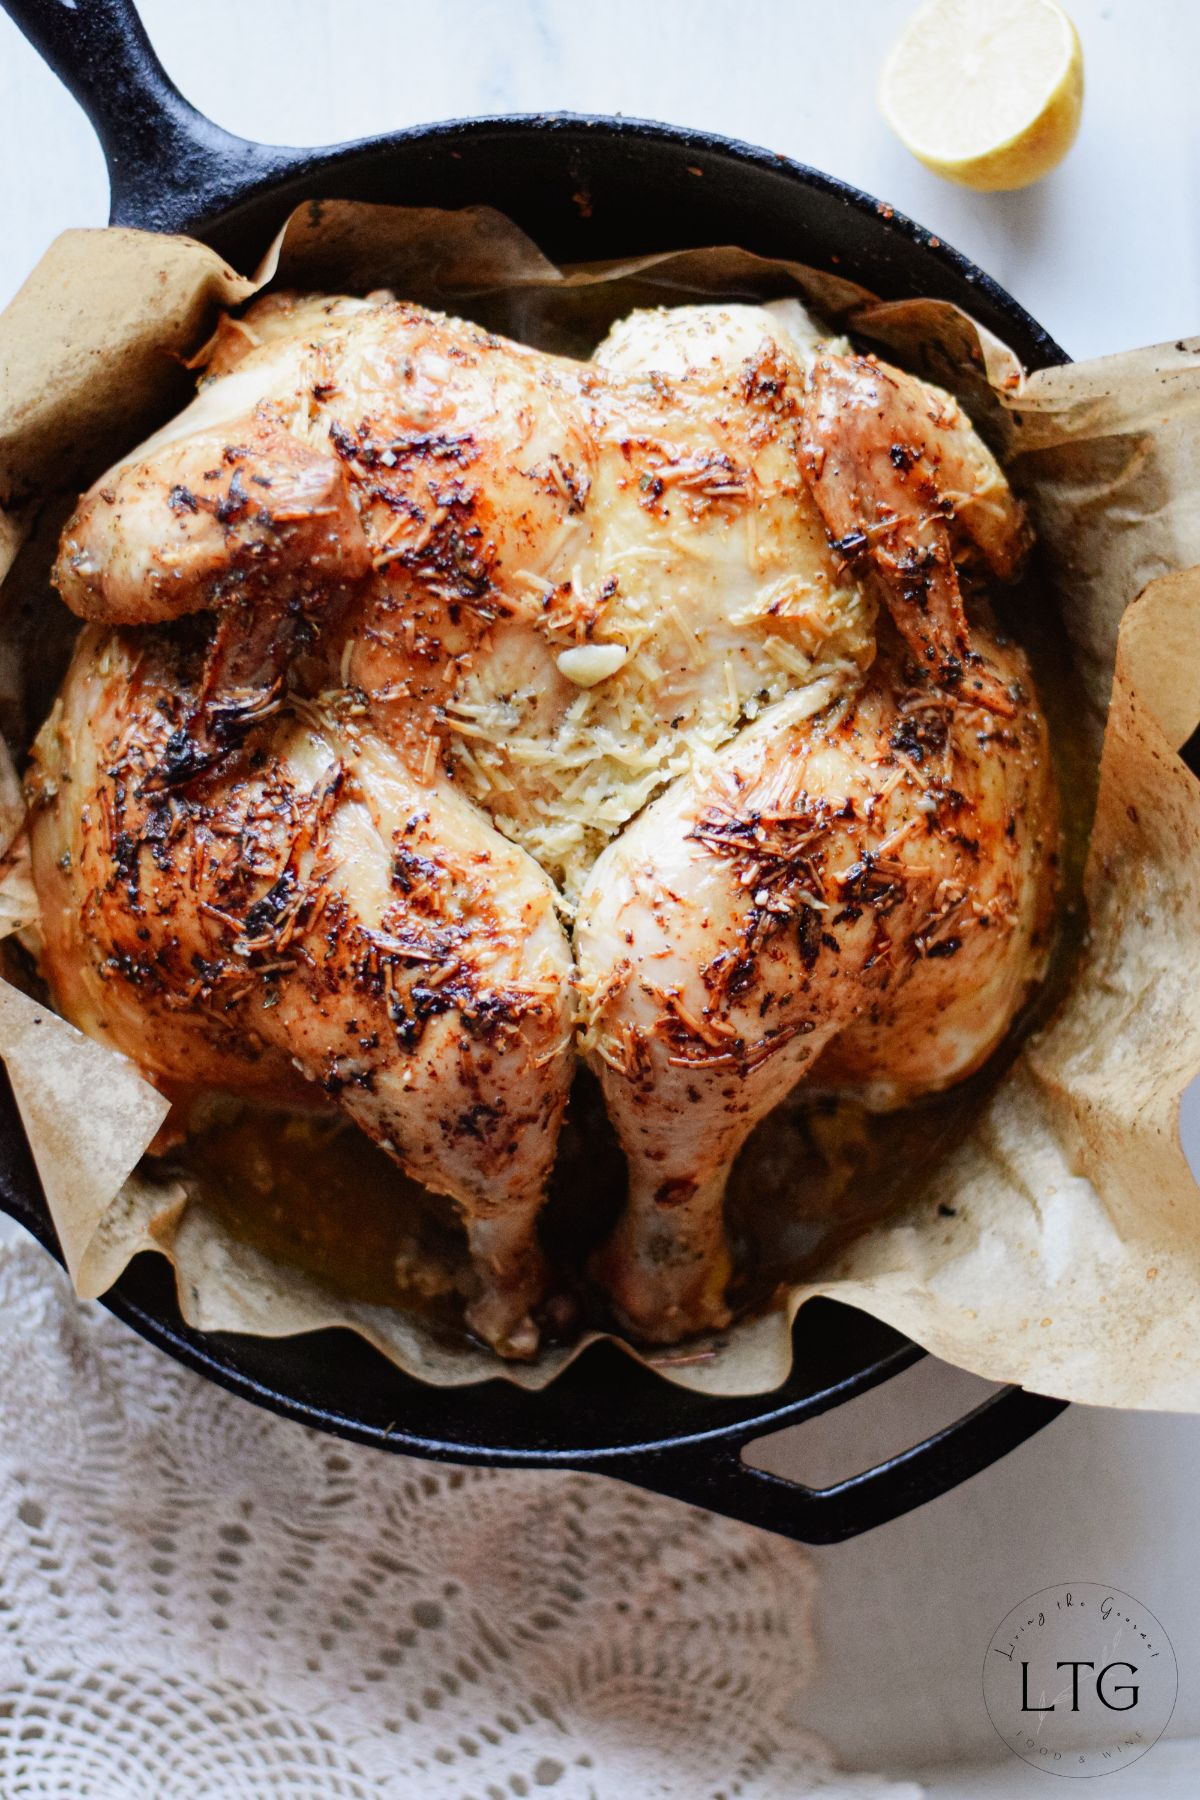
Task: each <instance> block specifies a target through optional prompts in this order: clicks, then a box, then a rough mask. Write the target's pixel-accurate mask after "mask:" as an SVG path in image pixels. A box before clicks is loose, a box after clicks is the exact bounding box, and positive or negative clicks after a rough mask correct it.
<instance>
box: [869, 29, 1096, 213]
mask: <svg viewBox="0 0 1200 1800" xmlns="http://www.w3.org/2000/svg"><path fill="white" fill-rule="evenodd" d="M879 102H880V106H881V107H882V109H883V115H884V118H885V119H886V120H887V122H888V124H889V125H890V126H891V128H892V130H893V131H894V132H895V133H896V136H897V137H898V138H899V139H900V141H901V143H902V144H903V145H904V146H905V148H906V149H908V150H911V151H912V154H913V155H914V156H915V157H918V158H919V159H920V161H921V162H923V163H924V164H925V166H926V168H929V169H932V170H933V171H934V173H935V174H937V175H944V176H945V177H946V178H947V180H949V181H957V182H961V183H962V185H963V186H964V187H970V188H977V189H981V190H985V191H988V190H993V189H998V188H1021V187H1028V186H1029V185H1030V184H1031V182H1034V181H1040V180H1041V178H1042V176H1043V175H1048V174H1049V172H1050V170H1051V169H1053V168H1056V167H1057V165H1058V164H1059V163H1060V162H1061V161H1062V159H1063V157H1064V156H1065V155H1066V154H1067V151H1068V150H1069V149H1070V148H1071V145H1072V144H1073V143H1074V141H1075V134H1076V132H1077V131H1078V130H1079V116H1080V112H1081V111H1082V108H1083V50H1082V48H1081V46H1080V43H1079V34H1078V33H1077V32H1076V30H1075V27H1074V25H1072V23H1071V21H1070V19H1068V17H1067V15H1066V13H1065V12H1063V10H1062V8H1061V7H1060V6H1056V5H1055V3H1054V0H926V4H925V5H924V6H922V7H921V8H920V9H919V10H918V12H917V13H916V14H915V15H914V16H913V18H912V19H911V20H910V21H909V24H908V26H907V27H906V29H905V30H904V31H903V33H902V34H901V36H900V37H899V39H898V40H897V42H896V44H895V45H894V47H893V49H892V51H891V54H890V55H889V57H888V59H887V62H886V63H885V64H884V69H883V78H882V81H881V83H880V89H879Z"/></svg>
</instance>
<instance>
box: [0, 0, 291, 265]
mask: <svg viewBox="0 0 1200 1800" xmlns="http://www.w3.org/2000/svg"><path fill="white" fill-rule="evenodd" d="M0 4H2V5H3V7H4V10H5V11H6V12H7V13H8V15H9V17H10V18H11V19H12V20H13V22H14V24H16V25H17V26H18V27H19V28H20V30H21V31H22V32H24V34H25V36H26V37H27V38H28V39H29V42H30V43H31V44H32V45H33V47H34V49H35V50H37V51H38V52H39V54H40V55H41V56H42V57H43V58H44V60H45V61H46V62H47V63H48V64H49V66H50V67H51V68H52V69H53V70H54V73H55V74H56V75H57V76H58V77H59V79H60V81H62V82H63V83H64V84H65V86H66V87H67V88H68V89H69V91H70V92H71V93H72V94H73V95H74V96H75V98H76V100H78V102H79V104H80V106H82V108H83V110H84V112H85V113H86V114H87V116H88V118H89V119H90V120H91V121H92V124H93V125H94V126H95V128H96V135H97V137H98V138H99V139H100V146H101V148H102V150H103V151H104V157H105V161H106V162H107V164H108V178H109V184H110V187H111V189H112V207H111V214H110V218H111V223H112V224H114V225H139V226H144V227H147V228H149V229H152V230H155V231H184V230H187V229H188V228H189V226H191V225H194V224H195V222H196V221H197V220H198V219H203V218H205V217H207V216H208V215H210V214H212V213H214V212H217V211H220V210H222V208H223V206H224V205H227V204H228V202H229V200H230V199H231V198H232V197H233V196H235V195H238V196H240V195H242V194H243V193H249V192H251V191H253V190H254V189H255V188H257V187H259V186H261V185H262V184H264V183H265V182H267V181H268V180H269V179H270V178H271V176H272V174H273V173H275V172H276V171H277V170H278V169H279V168H280V167H281V166H282V165H283V163H284V162H285V161H286V155H285V153H284V152H283V151H281V150H279V149H277V148H275V147H273V146H271V145H267V144H255V143H251V142H250V141H249V140H248V139H246V138H240V137H235V136H234V135H233V134H232V133H231V132H228V131H225V130H223V129H222V128H221V126H219V125H214V124H213V123H212V121H211V120H210V119H206V118H205V116H204V114H203V113H201V112H197V110H196V108H195V107H194V106H192V105H191V103H190V102H189V101H187V100H185V99H184V97H183V95H182V94H181V93H180V92H179V89H178V88H177V87H176V86H175V84H174V82H172V81H171V79H170V77H169V76H168V75H167V73H166V71H165V70H164V69H163V66H162V64H161V63H160V62H159V60H158V58H157V56H156V55H155V54H154V51H153V49H152V48H151V45H150V40H149V38H148V37H147V36H146V32H145V28H144V27H143V25H142V22H141V20H140V19H139V17H138V15H137V10H136V8H135V7H134V5H133V0H0Z"/></svg>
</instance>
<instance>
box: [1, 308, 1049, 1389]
mask: <svg viewBox="0 0 1200 1800" xmlns="http://www.w3.org/2000/svg"><path fill="white" fill-rule="evenodd" d="M1024 537H1025V533H1024V525H1023V520H1022V515H1021V513H1020V509H1019V508H1018V507H1017V505H1016V503H1015V502H1014V501H1013V499H1012V496H1011V494H1010V493H1009V490H1008V488H1007V484H1006V483H1005V481H1004V478H1003V475H1002V474H1001V472H1000V471H999V469H998V468H997V467H996V465H995V463H994V461H993V459H992V458H991V457H990V455H989V454H988V452H987V451H986V450H985V448H984V447H983V445H982V444H981V443H980V441H979V440H978V438H977V437H976V436H975V434H974V433H973V432H972V431H971V430H970V428H969V426H968V425H967V424H966V422H965V421H964V420H962V419H961V418H960V416H959V415H958V413H957V410H956V408H955V406H954V403H953V401H951V400H950V399H949V397H948V396H946V395H943V394H941V393H939V392H938V391H937V390H935V389H932V388H928V387H925V386H924V385H923V384H920V383H918V382H915V381H913V380H912V379H911V378H910V377H907V376H904V375H901V374H900V373H899V371H896V370H892V369H889V368H888V367H887V366H886V365H882V364H879V363H877V362H876V361H874V359H869V358H859V357H854V356H852V355H850V353H849V351H848V349H847V348H846V347H843V346H838V345H831V344H829V343H828V342H826V341H823V340H821V339H820V337H819V334H818V333H817V331H816V329H815V327H813V326H812V324H811V322H810V321H808V320H807V319H806V317H805V315H804V314H803V313H802V311H801V309H800V308H799V307H798V306H796V305H795V303H793V302H789V303H780V304H778V305H776V306H773V307H771V308H758V307H736V306H729V307H723V308H717V307H685V308H679V309H675V310H673V311H671V312H660V313H652V314H637V315H634V316H633V317H632V318H631V319H630V320H628V321H625V322H623V323H622V324H621V325H619V326H617V327H616V328H614V331H613V332H612V333H611V334H610V336H609V338H608V339H607V340H606V342H605V343H604V344H603V345H602V346H601V348H600V350H599V351H598V352H597V355H596V357H595V359H594V360H593V362H591V363H580V362H575V361H572V360H569V359H566V358H559V357H553V356H549V355H545V354H543V353H540V352H537V351H534V350H530V349H527V348H525V347H523V346H520V345H517V344H513V343H509V342H507V341H505V340H503V339H499V338H496V337H494V336H492V335H491V334H489V333H486V332H484V331H481V330H479V329H478V328H476V327H474V326H471V325H467V324H464V323H462V322H461V321H457V320H451V319H446V318H443V317H441V316H439V315H435V314H432V313H428V312H425V311H423V310H422V309H420V308H417V307H414V306H408V305H405V304H402V303H399V302H397V301H395V300H393V299H392V298H391V297H390V296H386V295H376V296H371V297H369V298H368V299H366V300H351V299H332V300H331V299H323V298H322V299H297V298H295V297H291V296H276V297H271V298H268V299H266V300H263V301H260V302H258V303H257V304H256V305H255V306H254V307H252V308H251V309H250V311H249V312H248V313H247V314H246V316H245V317H244V318H242V319H238V320H225V321H223V323H222V325H221V327H220V329H219V331H218V334H217V337H216V339H215V341H214V344H213V345H212V346H211V349H210V356H209V361H208V366H207V371H206V378H205V382H204V385H203V386H202V387H201V390H200V393H199V394H198V397H197V399H196V401H195V402H194V403H193V405H192V406H191V407H190V408H188V409H187V410H186V411H185V412H184V413H183V414H181V415H180V417H179V418H177V419H176V420H174V421H172V422H171V424H169V425H168V426H167V427H166V428H165V429H164V430H163V431H162V432H160V433H158V434H157V436H156V437H155V438H153V439H151V440H149V442H148V443H146V444H144V445H142V446H141V447H140V448H139V449H138V450H136V451H135V452H133V453H132V455H131V456H129V457H128V458H127V459H126V460H125V461H124V462H123V463H121V464H118V465H117V466H116V467H115V468H114V469H112V470H110V471H109V472H108V474H107V475H105V476H104V477H102V478H101V480H100V481H99V482H98V483H97V484H96V485H95V487H94V488H93V489H92V490H91V492H90V493H89V494H88V495H86V496H85V497H84V499H83V500H82V502H81V503H80V506H79V508H78V510H77V512H76V514H75V516H74V517H73V519H72V520H71V521H70V522H69V524H68V526H67V528H66V530H65V532H64V534H63V542H62V546H61V552H60V557H59V562H58V568H57V581H58V585H59V588H60V591H61V592H62V594H63V597H64V598H65V599H66V600H67V602H68V604H69V605H70V606H71V607H72V608H73V609H74V610H75V611H76V612H78V613H79V614H80V615H81V616H82V617H84V618H85V619H88V620H91V621H93V624H92V625H90V626H89V627H88V629H87V630H85V632H84V633H83V635H82V636H81V638H80V641H79V645H78V648H77V651H76V654H75V658H74V661H73V663H72V667H71V670H70V672H69V674H68V677H67V680H66V683H65V685H64V689H63V692H62V695H61V697H60V701H59V704H58V705H57V706H56V709H55V712H54V714H53V715H52V716H51V719H50V720H49V721H48V723H47V726H46V727H45V729H44V731H43V733H42V737H41V739H40V740H39V744H38V746H37V753H36V757H35V763H34V771H33V776H32V781H31V794H32V798H33V801H34V811H33V830H32V836H33V850H34V868H35V878H36V880H37V884H38V889H39V894H40V898H41V904H42V913H43V934H44V938H45V953H44V960H43V967H44V971H45V973H46V975H47V978H48V980H49V981H50V983H51V986H52V988H53V989H54V992H55V994H56V997H57V999H58V1002H59V1004H60V1006H61V1007H62V1009H63V1011H64V1012H65V1013H66V1014H67V1016H69V1017H71V1018H73V1019H74V1020H75V1021H76V1022H77V1023H78V1024H80V1025H82V1026H83V1027H84V1029H86V1030H89V1031H91V1032H93V1033H94V1034H96V1035H100V1036H103V1037H105V1038H107V1039H108V1041H110V1042H112V1043H113V1044H114V1045H116V1046H117V1047H118V1048H120V1049H122V1050H124V1051H125V1052H126V1053H127V1054H129V1055H130V1056H132V1057H133V1058H134V1059H135V1060H136V1061H138V1062H139V1064H140V1065H141V1066H142V1067H143V1068H144V1069H145V1070H146V1071H147V1072H148V1073H149V1074H150V1075H151V1077H152V1078H153V1079H155V1080H157V1081H159V1082H160V1083H161V1085H163V1087H164V1088H165V1090H166V1091H168V1092H169V1093H171V1094H173V1095H176V1094H186V1093H188V1092H190V1091H193V1090H196V1089H208V1088H214V1087H215V1088H219V1089H231V1090H233V1091H235V1092H238V1093H245V1094H259V1095H264V1096H267V1097H271V1098H274V1099H278V1100H280V1101H283V1102H286V1103H292V1102H294V1101H296V1100H297V1099H300V1098H302V1097H303V1096H304V1095H305V1094H306V1093H311V1092H312V1091H313V1085H312V1084H316V1085H317V1087H319V1089H320V1090H321V1091H322V1092H323V1093H324V1094H325V1095H328V1096H331V1097H332V1098H333V1099H334V1100H335V1101H336V1103H337V1104H338V1105H340V1106H341V1107H343V1108H344V1109H345V1110H346V1111H347V1112H348V1113H349V1114H350V1116H351V1117H353V1118H354V1119H355V1120H356V1121H357V1122H358V1123H359V1124H360V1125H361V1126H362V1127H363V1128H364V1129H365V1130H366V1131H367V1132H369V1133H370V1135H371V1136H372V1137H374V1138H375V1139H376V1141H377V1142H379V1143H381V1144H382V1145H383V1146H384V1148H385V1149H387V1150H388V1151H389V1153H390V1154H392V1155H393V1156H394V1157H395V1158H396V1159H397V1160H398V1161H399V1162H401V1163H402V1164H403V1165H404V1166H405V1167H406V1168H407V1169H409V1170H410V1171H411V1172H412V1173H413V1174H415V1175H416V1176H418V1177H419V1178H420V1179H421V1180H422V1181H424V1182H425V1183H426V1184H427V1185H428V1186H430V1187H431V1188H433V1189H434V1190H435V1191H439V1192H443V1193H446V1194H449V1195H451V1196H452V1197H453V1198H454V1200H455V1201H456V1202H457V1203H458V1205H459V1207H460V1209H461V1210H462V1212H463V1215H464V1217H465V1220H466V1223H467V1227H468V1233H469V1237H470V1243H471V1249H472V1255H473V1260H474V1264H475V1268H476V1271H477V1278H478V1296H477V1299H476V1301H475V1303H474V1306H473V1308H472V1313H471V1317H472V1321H473V1323H474V1325H475V1328H476V1329H477V1330H478V1331H479V1332H480V1333H481V1334H482V1335H483V1336H484V1337H486V1338H487V1339H488V1341H490V1342H491V1343H493V1344H494V1345H495V1346H496V1348H497V1349H499V1350H500V1351H501V1352H502V1353H504V1354H507V1355H529V1354H531V1353H532V1351H533V1350H534V1348H535V1347H536V1342H537V1323H536V1308H537V1305H538V1302H539V1299H540V1298H541V1297H542V1295H543V1293H544V1289H545V1282H546V1272H545V1269H544V1266H543V1263H542V1260H541V1254H540V1251H539V1249H538V1244H537V1234H536V1219H537V1213H538V1210H539V1207H540V1205H541V1202H542V1198H543V1195H544V1190H545V1183H546V1179H547V1176H548V1173H549V1170H550V1167H551V1164H552V1161H553V1157H554V1149H555V1140H556V1135H557V1131H558V1126H559V1123H560V1121H561V1117H562V1112H563V1107H564V1104H565V1099H566V1093H567V1088H568V1085H569V1081H570V1077H571V1071H572V1067H573V1061H574V1055H575V1051H574V1048H573V1044H572V1037H571V1028H572V1013H573V1009H574V1007H575V1006H576V1003H577V1001H578V1004H579V1006H580V1009H581V1011H582V1015H583V1016H582V1020H581V1025H582V1030H583V1045H584V1049H585V1053H586V1054H588V1055H589V1056H591V1058H592V1059H593V1060H594V1061H595V1063H596V1064H597V1066H598V1068H599V1069H600V1072H601V1076H602V1080H603V1083H604V1088H605V1093H606V1097H607V1100H608V1104H609V1108H610V1112H611V1113H612V1116H613V1118H614V1121H615V1123H616V1126H617V1129H618V1132H619V1134H620V1136H621V1140H622V1143H623V1145H624V1148H625V1150H626V1153H627V1156H628V1158H629V1163H630V1181H631V1199H630V1206H629V1209H628V1212H627V1214H626V1216H625V1219H624V1220H623V1222H622V1224H621V1225H620V1226H619V1228H618V1231H617V1234H616V1236H615V1237H614V1239H613V1241H612V1242H611V1243H610V1245H609V1246H608V1247H607V1250H606V1252H605V1254H604V1256H603V1257H602V1259H601V1263H600V1267H601V1270H602V1272H603V1273H604V1276H605V1279H606V1281H607V1283H608V1285H609V1287H610V1290H611V1291H612V1293H613V1295H614V1296H615V1299H616V1302H617V1304H618V1306H619V1308H620V1310H621V1311H622V1313H623V1315H624V1317H625V1319H626V1321H627V1322H628V1323H629V1324H630V1325H631V1327H632V1328H633V1329H635V1330H637V1331H638V1332H640V1333H641V1334H642V1335H643V1336H647V1337H651V1338H658V1339H669V1338H673V1337H677V1336H679V1335H681V1334H683V1333H686V1332H688V1331H692V1330H695V1329H698V1328H700V1327H702V1326H705V1325H710V1324H716V1323H721V1322H723V1320H724V1319H725V1317H726V1311H725V1302H724V1286H725V1280H726V1276H727V1273H728V1258H727V1251H726V1248H725V1243H724V1234H723V1228H722V1223H721V1205H722V1196H723V1191H724V1183H725V1178H726V1175H727V1172H728V1167H729V1163H730V1161H731V1159H732V1157H733V1155H734V1154H735V1152H736V1150H737V1148H738V1146H739V1144H740V1143H741V1141H742V1139H743V1138H744V1137H745V1135H746V1133H747V1131H748V1130H749V1129H750V1127H751V1125H752V1124H753V1123H754V1122H755V1121H756V1120H757V1118H759V1117H761V1116H762V1114H763V1113H764V1112H765V1111H766V1110H767V1109H768V1108H769V1107H770V1106H771V1105H773V1104H774V1102H775V1100H776V1099H778V1098H780V1097H781V1096H782V1095H783V1093H785V1092H786V1091H787V1088H788V1087H789V1086H790V1085H792V1084H793V1083H794V1082H795V1081H796V1080H798V1079H800V1078H801V1077H803V1076H806V1075H807V1074H808V1073H809V1071H810V1070H811V1069H812V1067H813V1065H814V1063H816V1062H817V1061H818V1056H819V1055H820V1053H821V1052H822V1051H823V1052H824V1055H823V1056H821V1060H820V1066H819V1071H818V1072H819V1074H822V1077H823V1073H824V1071H827V1070H835V1069H836V1078H837V1080H838V1081H839V1082H841V1083H842V1084H849V1085H856V1086H860V1087H863V1088H864V1089H866V1090H869V1091H870V1092H871V1093H872V1094H873V1095H875V1096H876V1097H877V1098H878V1097H880V1096H885V1095H886V1096H891V1098H893V1099H897V1098H901V1097H903V1096H905V1095H907V1094H910V1093H916V1092H922V1091H927V1090H928V1089H930V1088H933V1087H937V1086H941V1085H945V1084H946V1083H947V1082H950V1081H953V1080H955V1079H957V1078H958V1077H959V1076H961V1075H962V1074H963V1073H965V1072H966V1071H967V1070H969V1069H970V1068H972V1067H974V1066H976V1065H977V1064H978V1062H979V1061H981V1060H982V1058H983V1057H984V1056H986V1055H987V1053H988V1051H989V1050H990V1049H991V1048H992V1047H993V1046H994V1045H995V1043H996V1042H997V1041H998V1039H999V1037H1000V1036H1001V1035H1002V1034H1003V1032H1004V1030H1005V1028H1006V1026H1007V1024H1008V1022H1009V1020H1010V1018H1011V1016H1012V1014H1013V1012H1014V1011H1015V1009H1016V1007H1017V1006H1018V1005H1019V1003H1020V1000H1021V997H1022V996H1023V994H1024V993H1025V991H1026V990H1027V988H1028V986H1029V984H1030V982H1031V981H1032V980H1034V979H1036V976H1037V973H1038V970H1039V968H1040V963H1041V959H1042V956H1043V949H1044V942H1045V937H1046V911H1047V906H1048V896H1049V894H1050V892H1051V888H1052V881H1051V878H1050V875H1049V872H1048V871H1049V868H1050V863H1051V860H1052V855H1053V840H1054V830H1055V828H1054V811H1053V795H1052V786H1051V782H1050V777H1049V773H1048V764H1047V758H1046V751H1045V736H1044V729H1043V726H1042V724H1041V720H1040V717H1039V715H1038V712H1037V708H1036V700H1035V698H1034V695H1033V690H1032V684H1031V681H1030V678H1029V671H1028V668H1027V665H1026V663H1025V661H1024V659H1023V657H1022V656H1021V654H1020V652H1019V651H1017V650H1016V649H1015V648H1013V647H1012V646H1011V645H1009V644H1006V643H1005V642H1004V641H1003V640H1002V639H1001V638H1000V637H999V636H997V635H996V634H995V633H994V632H993V631H991V630H989V629H986V628H981V627H980V626H979V625H977V624H976V625H972V624H969V623H968V618H967V611H966V607H965V604H964V600H963V594H962V588H961V583H960V579H959V575H960V571H966V570H968V569H978V570H980V571H985V570H990V572H991V573H992V574H994V575H997V576H1000V577H1002V578H1003V577H1007V576H1008V575H1011V574H1012V573H1013V571H1014V570H1015V568H1016V566H1017V565H1018V563H1019V561H1020V557H1021V553H1022V550H1023V548H1024ZM881 604H882V607H883V609H884V611H885V614H886V615H887V617H890V619H891V620H892V621H894V626H893V625H892V624H890V623H884V624H882V625H881V626H880V629H879V633H878V648H877V630H876V627H877V618H878V615H879V611H880V606H881ZM606 846H608V848H607V849H606V848H605V847H606ZM597 858H598V859H599V860H597ZM576 907H578V922H577V925H576V929H575V942H576V950H577V955H578V964H579V973H578V977H577V978H576V977H575V975H574V972H573V961H572V951H571V946H570V942H569V938H568V931H567V927H568V925H569V924H570V921H571V919H572V917H573V916H574V913H575V910H576ZM576 989H577V992H576ZM835 1059H838V1060H836V1061H835Z"/></svg>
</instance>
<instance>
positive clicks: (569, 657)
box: [558, 644, 629, 688]
mask: <svg viewBox="0 0 1200 1800" xmlns="http://www.w3.org/2000/svg"><path fill="white" fill-rule="evenodd" d="M628 655H629V651H628V649H627V648H626V646H625V645H624V644H577V645H576V646H575V648H574V649H573V650H562V651H560V652H559V655H558V671H559V674H560V675H565V676H566V678H567V680H568V681H573V682H574V683H575V686H576V687H582V688H590V687H596V686H597V684H598V683H599V682H601V681H607V680H608V678H609V676H610V675H615V674H616V672H617V670H618V669H619V668H620V667H621V665H622V664H623V663H624V661H625V659H626V657H627V656H628Z"/></svg>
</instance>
